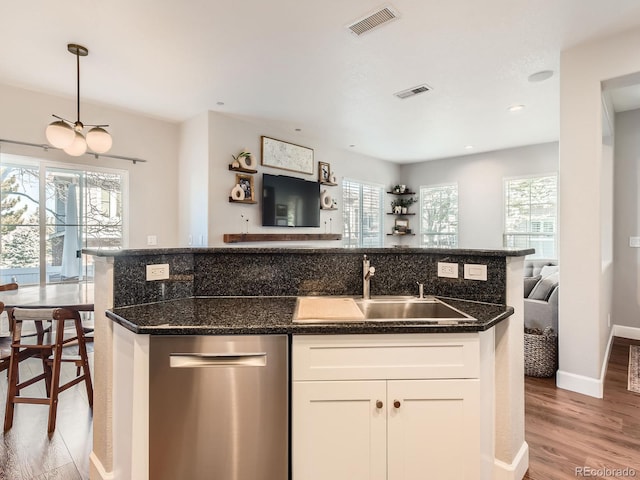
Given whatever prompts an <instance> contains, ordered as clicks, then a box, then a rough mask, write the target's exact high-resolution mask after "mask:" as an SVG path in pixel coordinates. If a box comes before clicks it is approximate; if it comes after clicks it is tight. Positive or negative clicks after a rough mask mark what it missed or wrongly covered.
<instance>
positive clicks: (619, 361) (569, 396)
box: [524, 338, 640, 480]
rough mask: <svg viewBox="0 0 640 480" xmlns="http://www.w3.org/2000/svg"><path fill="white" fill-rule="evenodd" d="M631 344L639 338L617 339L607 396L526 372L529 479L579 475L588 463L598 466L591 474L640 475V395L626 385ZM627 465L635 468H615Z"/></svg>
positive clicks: (542, 479) (557, 478)
mask: <svg viewBox="0 0 640 480" xmlns="http://www.w3.org/2000/svg"><path fill="white" fill-rule="evenodd" d="M629 344H636V345H637V344H640V342H638V341H634V340H627V339H622V338H615V339H614V343H613V347H612V350H611V356H610V359H609V366H608V369H607V375H606V378H605V384H604V398H603V399H597V398H592V397H588V396H585V395H580V394H578V393H573V392H569V391H567V390H561V389H557V388H556V387H555V379H554V378H544V379H543V378H530V377H526V381H525V412H526V416H525V423H526V425H525V429H526V432H525V438H526V441H527V443H528V444H529V471H528V473H527V475H526V476H525V477H524V478H525V479H528V480H564V479H573V480H575V479H576V478H581V475H580V474H579V471H577V470H576V469H579V468H585V467H586V468H589V469H593V470H590V471H589V473H590V474H591V476H590V477H588V478H594V479H605V478H606V479H613V478H618V479H619V478H640V394H638V393H632V392H630V391H628V390H627V369H628V365H629ZM625 468H628V469H633V470H634V472H629V473H628V474H627V475H626V476H623V475H622V474H623V473H624V472H616V471H615V470H616V469H620V470H623V469H625ZM607 469H608V471H607ZM596 470H600V471H601V472H600V473H601V474H602V473H605V475H598V473H597V472H595V471H596ZM583 472H585V470H583ZM585 473H586V472H585ZM582 477H587V475H582Z"/></svg>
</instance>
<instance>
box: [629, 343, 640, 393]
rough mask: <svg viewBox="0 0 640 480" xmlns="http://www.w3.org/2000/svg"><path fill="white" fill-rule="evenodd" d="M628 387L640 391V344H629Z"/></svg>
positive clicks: (636, 391) (633, 390)
mask: <svg viewBox="0 0 640 480" xmlns="http://www.w3.org/2000/svg"><path fill="white" fill-rule="evenodd" d="M627 389H628V390H631V391H632V392H635V393H640V345H629V383H628V384H627Z"/></svg>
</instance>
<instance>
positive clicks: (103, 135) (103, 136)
mask: <svg viewBox="0 0 640 480" xmlns="http://www.w3.org/2000/svg"><path fill="white" fill-rule="evenodd" d="M112 143H113V140H112V139H111V135H109V132H107V131H106V130H105V129H104V128H100V127H93V128H92V129H91V130H89V131H88V132H87V145H89V148H90V149H91V150H92V151H94V152H96V153H106V152H108V151H109V149H110V148H111V145H112Z"/></svg>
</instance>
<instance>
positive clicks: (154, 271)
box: [147, 263, 169, 281]
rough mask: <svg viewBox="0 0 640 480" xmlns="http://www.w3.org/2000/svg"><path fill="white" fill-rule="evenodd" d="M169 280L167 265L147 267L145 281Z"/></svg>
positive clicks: (160, 264)
mask: <svg viewBox="0 0 640 480" xmlns="http://www.w3.org/2000/svg"><path fill="white" fill-rule="evenodd" d="M168 278H169V264H168V263H159V264H156V265H147V281H149V280H167V279H168Z"/></svg>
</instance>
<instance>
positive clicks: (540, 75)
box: [529, 70, 553, 82]
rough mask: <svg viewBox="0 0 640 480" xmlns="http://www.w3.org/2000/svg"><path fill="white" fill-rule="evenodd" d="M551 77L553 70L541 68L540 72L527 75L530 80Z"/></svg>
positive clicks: (542, 80)
mask: <svg viewBox="0 0 640 480" xmlns="http://www.w3.org/2000/svg"><path fill="white" fill-rule="evenodd" d="M551 77H553V70H541V71H540V72H536V73H532V74H531V75H529V81H530V82H544V81H545V80H548V79H549V78H551Z"/></svg>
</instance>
